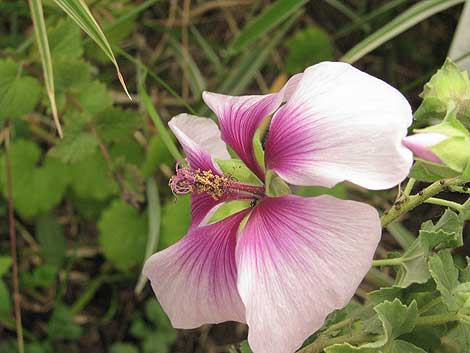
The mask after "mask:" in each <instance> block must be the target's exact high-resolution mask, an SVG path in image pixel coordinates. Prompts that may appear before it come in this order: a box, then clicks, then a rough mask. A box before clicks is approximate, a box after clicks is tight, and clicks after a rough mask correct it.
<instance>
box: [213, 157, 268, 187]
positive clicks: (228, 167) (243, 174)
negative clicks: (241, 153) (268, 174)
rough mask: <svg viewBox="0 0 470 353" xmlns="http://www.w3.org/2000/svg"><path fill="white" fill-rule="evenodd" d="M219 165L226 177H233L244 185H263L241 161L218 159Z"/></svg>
mask: <svg viewBox="0 0 470 353" xmlns="http://www.w3.org/2000/svg"><path fill="white" fill-rule="evenodd" d="M217 164H218V166H219V167H220V169H221V170H222V172H223V173H224V174H225V175H231V176H233V177H234V178H235V179H237V180H238V181H240V182H242V183H247V184H253V185H262V183H261V181H260V180H259V179H258V177H257V176H256V175H255V174H253V172H252V171H251V170H250V169H249V168H248V167H247V166H246V165H245V163H243V162H242V161H241V160H239V159H218V160H217Z"/></svg>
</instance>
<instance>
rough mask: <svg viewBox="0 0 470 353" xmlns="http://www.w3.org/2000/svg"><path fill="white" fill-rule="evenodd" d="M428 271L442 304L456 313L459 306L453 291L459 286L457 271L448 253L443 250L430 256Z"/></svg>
mask: <svg viewBox="0 0 470 353" xmlns="http://www.w3.org/2000/svg"><path fill="white" fill-rule="evenodd" d="M429 271H430V272H431V276H432V278H433V279H434V281H435V282H436V286H437V289H438V290H439V292H440V293H441V295H442V297H443V300H444V303H445V304H446V305H447V307H448V308H449V310H450V311H457V310H458V309H459V305H458V302H457V298H456V296H455V295H454V294H455V293H454V290H455V289H456V288H457V286H458V285H459V271H458V269H457V267H455V265H454V260H453V259H452V255H451V253H450V251H448V250H443V251H440V252H439V253H437V254H436V255H434V256H432V257H431V258H430V259H429Z"/></svg>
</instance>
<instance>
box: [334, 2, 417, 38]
mask: <svg viewBox="0 0 470 353" xmlns="http://www.w3.org/2000/svg"><path fill="white" fill-rule="evenodd" d="M409 1H410V0H392V1H388V2H386V3H385V4H383V5H382V6H380V7H379V8H377V9H375V10H373V11H371V12H369V13H368V14H366V15H364V16H362V17H360V18H359V20H357V21H354V22H353V23H350V24H348V25H346V26H344V27H343V28H341V29H340V30H339V31H338V32H336V33H335V34H334V35H333V38H335V39H337V38H341V37H343V36H345V35H347V34H349V33H351V32H352V31H354V30H355V29H357V28H358V27H360V26H362V25H364V24H370V22H371V21H373V20H375V19H376V18H377V17H379V16H382V15H384V14H386V13H387V12H388V11H391V10H393V9H395V8H396V7H398V6H400V5H403V4H405V3H407V2H409Z"/></svg>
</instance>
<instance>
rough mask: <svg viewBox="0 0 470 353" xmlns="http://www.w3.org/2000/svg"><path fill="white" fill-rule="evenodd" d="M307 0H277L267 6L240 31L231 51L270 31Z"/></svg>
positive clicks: (237, 49) (238, 49)
mask: <svg viewBox="0 0 470 353" xmlns="http://www.w3.org/2000/svg"><path fill="white" fill-rule="evenodd" d="M306 2H307V0H277V1H275V2H274V3H273V4H271V5H269V6H267V7H266V8H265V9H264V11H263V12H262V13H261V14H260V15H259V16H257V17H256V18H254V19H252V20H250V21H249V22H248V23H247V24H246V25H245V27H243V29H242V30H241V31H240V32H239V33H238V35H237V36H236V37H235V38H234V40H233V41H232V43H231V44H230V46H229V53H231V54H235V53H237V52H239V51H241V50H242V49H245V48H246V47H247V46H249V45H250V44H252V43H254V42H255V41H256V40H258V39H259V38H260V37H261V36H262V35H264V34H266V33H268V32H270V31H271V30H272V29H273V28H275V27H276V26H277V25H278V24H280V23H281V22H282V21H284V20H285V19H287V18H289V17H290V16H291V15H292V14H293V13H294V12H295V11H297V10H298V9H299V8H300V7H302V6H303V5H304V4H305V3H306Z"/></svg>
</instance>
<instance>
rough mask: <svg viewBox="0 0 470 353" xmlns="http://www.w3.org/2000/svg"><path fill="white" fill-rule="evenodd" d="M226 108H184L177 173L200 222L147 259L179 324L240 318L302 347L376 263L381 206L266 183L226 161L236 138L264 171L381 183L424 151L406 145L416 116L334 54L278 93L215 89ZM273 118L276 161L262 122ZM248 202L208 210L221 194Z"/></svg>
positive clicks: (264, 337) (212, 102) (265, 340)
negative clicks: (203, 111)
mask: <svg viewBox="0 0 470 353" xmlns="http://www.w3.org/2000/svg"><path fill="white" fill-rule="evenodd" d="M203 99H204V101H205V103H206V104H207V105H208V106H209V107H210V108H211V110H212V111H213V112H214V113H215V114H216V116H217V118H218V121H219V125H220V131H219V128H218V127H217V125H216V123H215V122H214V121H212V120H210V119H207V118H200V117H196V116H190V115H187V114H181V115H178V116H176V117H174V118H173V119H172V120H171V121H170V123H169V126H170V128H171V130H172V131H173V132H174V134H175V135H176V137H177V138H178V140H179V142H180V143H181V145H182V146H183V149H184V152H185V154H186V162H187V164H183V163H179V164H178V165H177V169H176V175H175V176H174V177H173V178H172V179H171V181H170V186H171V188H172V190H173V192H174V193H176V194H184V193H191V197H192V224H191V226H190V229H189V231H188V233H187V234H186V235H185V236H184V237H183V238H182V239H181V240H180V241H179V242H177V243H176V244H174V245H172V246H170V247H169V248H167V249H165V250H163V251H160V252H158V253H156V254H154V255H153V256H151V257H150V258H149V259H148V260H147V262H146V264H145V266H144V273H145V275H146V276H147V277H148V278H149V279H150V280H151V284H152V287H153V290H154V292H155V294H156V296H157V297H158V300H159V301H160V303H161V305H162V307H163V309H164V310H165V312H166V313H167V314H168V316H169V318H170V320H171V322H172V324H173V326H174V327H176V328H183V329H191V328H196V327H198V326H200V325H203V324H207V323H219V322H223V321H239V322H243V323H247V324H248V326H249V334H248V341H249V344H250V346H251V348H252V350H253V352H254V353H291V352H294V351H295V350H296V349H297V348H299V347H300V346H301V345H302V343H303V341H304V340H305V339H306V338H307V337H308V336H309V335H311V334H312V333H313V332H315V331H316V330H318V329H319V328H320V327H321V326H322V324H323V322H324V320H325V318H326V317H327V315H328V314H330V313H331V312H332V311H334V310H335V309H338V308H342V307H344V306H345V305H346V304H347V303H348V302H349V301H350V299H351V298H352V296H353V295H354V293H355V291H356V289H357V287H358V286H359V284H360V282H361V280H362V278H363V277H364V276H365V274H366V273H367V271H368V270H369V268H370V266H371V262H372V258H373V255H374V251H375V249H376V247H377V244H378V242H379V240H380V234H381V226H380V220H379V216H378V213H377V211H376V210H375V209H374V208H373V207H371V206H369V205H367V204H364V203H360V202H355V201H345V200H339V199H336V198H334V197H332V196H326V195H324V196H319V197H301V196H296V195H293V194H282V195H280V196H278V197H272V196H268V195H267V193H266V188H267V187H269V185H255V184H249V183H246V182H243V181H240V180H237V179H236V178H234V177H233V176H231V175H224V174H223V173H222V171H221V168H220V167H219V166H218V164H217V161H218V160H225V159H230V155H229V153H228V151H227V147H226V145H225V143H226V144H228V145H229V146H230V147H231V148H232V149H233V151H234V152H235V153H236V154H237V155H238V157H239V158H240V159H241V160H242V161H243V162H244V163H245V165H246V166H247V167H248V168H250V169H251V171H252V172H253V173H254V174H255V175H256V176H257V177H258V178H259V179H260V181H262V182H266V180H267V178H266V175H267V174H271V175H275V176H276V177H278V178H282V180H284V181H285V182H286V183H288V184H290V185H318V186H324V187H332V186H334V185H335V184H337V183H339V182H342V181H349V182H352V183H355V184H357V185H360V186H362V187H365V188H369V189H372V190H377V189H387V188H391V187H393V186H394V185H396V184H398V183H399V182H400V181H402V180H403V179H404V178H405V177H406V176H407V174H408V172H409V169H410V167H411V164H412V154H411V152H410V151H409V150H408V149H407V148H406V147H404V146H403V145H402V139H403V138H404V137H405V135H406V131H407V127H408V126H409V125H410V123H411V120H412V115H411V109H410V106H409V104H408V103H407V101H406V99H405V98H404V97H403V96H402V95H401V94H400V93H399V92H398V91H397V90H396V89H394V88H393V87H391V86H389V85H388V84H386V83H385V82H383V81H381V80H379V79H377V78H374V77H372V76H370V75H368V74H366V73H363V72H361V71H359V70H357V69H355V68H354V67H352V66H350V65H348V64H345V63H337V62H324V63H320V64H317V65H315V66H312V67H309V68H307V69H306V70H305V71H304V72H303V73H301V74H297V75H295V76H293V77H292V78H291V79H290V80H289V81H288V82H287V83H286V85H285V86H284V87H283V88H282V89H281V90H280V91H279V92H277V93H274V94H267V95H251V96H240V97H233V96H227V95H222V94H216V93H209V92H204V94H203ZM265 119H270V121H269V125H268V128H267V133H266V136H265V138H264V141H263V149H264V166H263V165H262V164H263V163H259V161H258V159H259V158H258V159H257V158H256V154H255V149H254V143H253V141H254V136H255V133H256V131H257V129H258V128H259V127H260V124H261V123H262V122H263V124H264V122H265V121H266V120H265ZM231 200H248V201H250V202H247V204H248V207H247V208H246V209H243V210H242V211H239V212H237V213H235V214H232V215H230V216H228V217H226V218H224V219H222V220H219V221H216V222H210V218H211V216H212V214H213V213H214V210H216V209H217V207H219V206H220V205H221V204H224V203H226V202H229V201H231Z"/></svg>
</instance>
